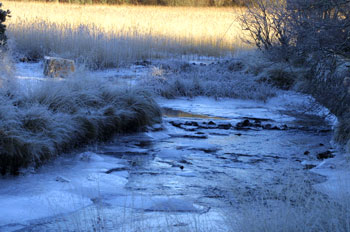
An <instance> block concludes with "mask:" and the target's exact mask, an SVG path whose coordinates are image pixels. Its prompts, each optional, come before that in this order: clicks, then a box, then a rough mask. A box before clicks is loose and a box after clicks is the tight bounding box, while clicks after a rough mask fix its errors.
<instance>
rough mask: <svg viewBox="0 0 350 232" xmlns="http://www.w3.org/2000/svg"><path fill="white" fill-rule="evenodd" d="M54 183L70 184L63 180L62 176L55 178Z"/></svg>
mask: <svg viewBox="0 0 350 232" xmlns="http://www.w3.org/2000/svg"><path fill="white" fill-rule="evenodd" d="M55 181H57V182H61V183H69V182H70V181H69V180H67V179H65V178H63V177H62V176H57V177H56V179H55Z"/></svg>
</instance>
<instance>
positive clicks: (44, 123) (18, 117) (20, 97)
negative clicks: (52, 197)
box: [0, 77, 161, 174]
mask: <svg viewBox="0 0 350 232" xmlns="http://www.w3.org/2000/svg"><path fill="white" fill-rule="evenodd" d="M160 118H161V113H160V109H159V107H158V105H157V104H156V103H155V102H154V101H153V100H152V98H151V96H150V95H149V94H148V93H146V92H145V91H143V90H140V89H137V88H125V87H124V88H123V87H117V86H113V85H111V84H110V83H106V82H103V81H98V80H94V79H88V78H87V79H86V78H84V77H81V78H72V79H68V80H64V81H47V82H44V83H42V84H40V85H38V86H37V87H36V88H34V89H32V90H30V91H24V90H20V89H17V90H14V89H13V88H6V86H3V87H2V88H1V89H0V147H1V152H0V171H1V173H2V174H5V173H7V172H11V173H13V174H16V173H17V172H18V169H19V168H21V167H26V166H27V165H32V164H34V165H37V166H38V165H40V164H41V163H42V162H43V161H45V160H47V159H49V158H51V157H53V156H55V155H58V154H59V153H61V152H65V151H67V150H69V149H71V148H74V147H76V146H79V145H82V144H86V143H89V142H92V141H96V140H105V139H108V138H110V137H111V136H112V135H113V134H115V133H122V132H128V131H135V130H139V129H140V128H142V126H145V125H148V124H152V123H154V122H157V121H159V120H160Z"/></svg>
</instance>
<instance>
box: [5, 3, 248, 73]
mask: <svg viewBox="0 0 350 232" xmlns="http://www.w3.org/2000/svg"><path fill="white" fill-rule="evenodd" d="M3 5H4V7H3V8H4V9H10V10H11V12H12V13H11V15H12V17H11V18H9V19H8V20H7V24H8V27H7V34H8V37H9V38H10V40H11V41H10V44H11V46H12V48H13V50H14V51H16V52H17V53H19V54H20V55H21V56H26V57H27V58H29V59H32V60H38V59H40V58H42V57H43V56H45V55H55V56H61V57H64V58H70V59H74V60H75V61H77V62H80V63H85V64H86V65H87V66H89V67H90V68H106V67H118V66H123V65H128V64H132V63H134V62H136V61H137V60H145V59H146V60H152V59H158V58H173V57H183V56H197V57H198V56H212V57H223V56H227V55H230V54H232V53H234V52H235V50H237V49H240V48H242V47H243V46H244V45H243V44H242V42H241V37H243V36H244V34H243V32H242V30H241V28H240V27H239V23H238V21H237V16H238V15H239V12H240V10H241V9H240V8H235V9H232V8H203V7H202V8H191V7H176V8H172V7H156V6H107V5H74V4H55V3H38V2H12V1H11V2H10V1H4V2H3Z"/></svg>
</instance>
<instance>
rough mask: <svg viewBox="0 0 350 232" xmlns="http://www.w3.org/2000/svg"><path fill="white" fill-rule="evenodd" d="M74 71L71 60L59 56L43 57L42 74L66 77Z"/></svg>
mask: <svg viewBox="0 0 350 232" xmlns="http://www.w3.org/2000/svg"><path fill="white" fill-rule="evenodd" d="M74 71H75V64H74V61H73V60H68V59H63V58H59V57H50V56H45V57H44V75H45V76H48V77H62V78H64V77H67V76H68V75H69V74H72V73H73V72H74Z"/></svg>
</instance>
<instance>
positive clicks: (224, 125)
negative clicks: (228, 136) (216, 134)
mask: <svg viewBox="0 0 350 232" xmlns="http://www.w3.org/2000/svg"><path fill="white" fill-rule="evenodd" d="M231 127H232V125H231V123H223V124H219V126H218V128H219V129H224V130H228V129H230V128H231Z"/></svg>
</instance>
